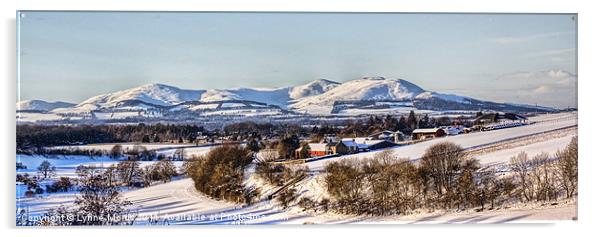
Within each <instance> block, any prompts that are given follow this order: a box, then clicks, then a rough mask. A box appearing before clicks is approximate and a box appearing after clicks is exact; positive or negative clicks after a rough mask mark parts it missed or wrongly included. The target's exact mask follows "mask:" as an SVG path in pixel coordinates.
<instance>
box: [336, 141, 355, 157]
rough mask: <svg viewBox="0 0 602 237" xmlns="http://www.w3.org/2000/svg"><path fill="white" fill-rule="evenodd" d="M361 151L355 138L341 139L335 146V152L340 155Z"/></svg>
mask: <svg viewBox="0 0 602 237" xmlns="http://www.w3.org/2000/svg"><path fill="white" fill-rule="evenodd" d="M357 152H359V149H358V147H357V143H355V140H353V139H352V140H341V141H340V142H338V143H337V144H336V145H335V146H334V153H335V154H339V155H346V154H353V153H357Z"/></svg>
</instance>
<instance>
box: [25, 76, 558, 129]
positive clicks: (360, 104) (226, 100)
mask: <svg viewBox="0 0 602 237" xmlns="http://www.w3.org/2000/svg"><path fill="white" fill-rule="evenodd" d="M233 107H240V108H238V109H235V108H233ZM17 108H18V109H19V110H24V109H29V110H44V111H50V112H51V113H54V114H57V115H61V116H62V117H61V118H63V119H70V118H72V117H80V118H84V119H85V118H90V119H95V120H107V119H109V120H110V119H112V120H115V119H116V118H121V119H125V118H127V119H130V120H131V119H135V118H140V119H146V118H155V119H157V118H167V119H175V118H176V117H177V118H178V119H181V118H195V117H198V116H199V115H200V116H202V115H211V116H213V115H225V114H228V115H230V114H232V115H235V116H243V115H244V116H252V115H254V114H256V115H262V116H264V115H265V116H269V115H272V114H273V113H276V114H277V115H282V114H291V112H293V114H294V112H299V113H306V114H312V115H331V114H337V115H347V116H354V115H360V114H375V113H383V114H404V113H408V112H409V111H412V110H414V111H422V112H423V113H430V112H433V111H437V112H440V111H443V112H445V111H469V112H470V111H483V110H488V111H500V112H533V111H555V109H553V108H542V107H534V106H528V105H516V104H509V103H496V102H489V101H484V100H478V99H473V98H469V97H464V96H459V95H451V94H442V93H438V92H434V91H427V90H424V89H422V88H421V87H419V86H417V85H415V84H413V83H411V82H408V81H406V80H402V79H392V78H384V77H364V78H361V79H356V80H351V81H346V82H344V83H338V82H333V81H329V80H326V79H318V80H313V81H310V82H308V83H305V84H302V85H297V86H289V87H280V88H267V89H259V88H235V89H228V88H226V89H210V90H205V89H198V90H186V89H180V88H177V87H173V86H168V85H163V84H147V85H143V86H139V87H135V88H131V89H126V90H121V91H117V92H113V93H107V94H103V95H98V96H94V97H91V98H89V99H87V100H85V101H83V102H81V103H79V104H77V105H75V106H73V105H72V104H67V103H60V102H57V103H55V104H51V103H47V102H39V101H23V102H20V103H18V104H17ZM240 109H244V110H240ZM225 110H228V111H227V112H224V111H225ZM105 115H107V116H105ZM23 118H25V117H23ZM36 121H37V120H36Z"/></svg>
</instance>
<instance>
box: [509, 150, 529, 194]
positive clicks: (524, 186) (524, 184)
mask: <svg viewBox="0 0 602 237" xmlns="http://www.w3.org/2000/svg"><path fill="white" fill-rule="evenodd" d="M530 169H531V161H530V160H529V157H528V156H527V153H525V152H521V153H519V154H518V155H517V156H514V157H512V158H511V159H510V170H512V171H513V172H514V173H515V174H516V176H517V177H518V183H519V192H520V193H521V196H522V197H523V198H524V199H525V201H531V200H532V199H533V196H534V194H533V193H534V190H533V183H532V181H531V179H530V177H529V170H530Z"/></svg>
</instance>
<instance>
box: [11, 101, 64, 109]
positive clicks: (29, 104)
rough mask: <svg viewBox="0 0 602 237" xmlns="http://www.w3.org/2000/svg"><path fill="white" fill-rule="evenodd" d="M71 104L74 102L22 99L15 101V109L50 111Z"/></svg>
mask: <svg viewBox="0 0 602 237" xmlns="http://www.w3.org/2000/svg"><path fill="white" fill-rule="evenodd" d="M73 106H75V104H73V103H68V102H62V101H56V102H48V101H44V100H22V101H19V102H17V110H37V111H50V110H53V109H57V108H68V107H73Z"/></svg>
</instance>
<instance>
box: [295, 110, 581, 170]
mask: <svg viewBox="0 0 602 237" xmlns="http://www.w3.org/2000/svg"><path fill="white" fill-rule="evenodd" d="M529 120H531V121H533V122H535V123H533V124H531V125H526V126H520V127H513V128H506V129H500V130H493V131H486V132H474V133H468V134H462V135H457V136H448V137H443V138H436V139H432V140H429V141H425V142H420V143H416V144H413V145H407V146H401V147H396V148H391V149H392V150H393V151H395V154H396V155H397V156H398V157H402V158H409V159H410V160H416V159H420V157H421V156H422V155H423V154H424V152H425V151H426V149H427V148H428V147H430V146H432V145H434V144H437V143H440V142H453V143H456V144H458V145H460V146H462V147H463V148H475V147H480V146H484V145H488V144H492V143H497V142H503V141H506V140H510V139H514V138H519V137H523V136H527V135H532V134H538V133H542V132H547V131H553V130H556V129H561V128H566V127H571V126H576V125H577V114H576V113H568V114H564V113H563V114H554V115H543V116H542V117H534V118H530V119H529ZM575 135H576V134H575ZM570 137H572V136H569V137H568V138H565V140H563V141H566V144H568V141H570ZM567 139H568V140H567ZM560 143H562V142H560ZM548 145H550V144H548ZM552 145H553V146H551V147H549V146H547V145H545V144H544V145H532V148H534V149H533V150H531V151H533V152H537V153H539V152H538V151H536V149H541V148H542V147H543V148H545V149H544V150H543V151H545V152H553V151H556V149H558V148H559V144H552ZM520 149H521V148H517V149H515V150H514V151H518V150H520ZM522 149H525V148H524V147H523V148H522ZM525 151H526V150H525ZM378 152H380V151H371V152H365V153H359V154H353V155H346V156H340V157H335V158H330V159H323V160H319V161H315V162H310V163H308V164H307V165H308V167H309V168H310V170H313V171H319V170H323V169H324V167H325V166H326V165H327V164H328V163H329V162H332V161H334V160H340V159H365V158H370V157H373V156H374V154H376V153H378ZM507 154H513V153H507ZM507 154H501V153H500V154H499V155H500V156H502V155H504V156H503V157H500V156H495V155H494V156H495V157H496V159H498V158H499V159H506V160H510V157H506V156H505V155H507ZM488 159H493V158H492V157H491V156H490V157H488ZM499 159H498V160H496V161H500V160H499Z"/></svg>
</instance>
